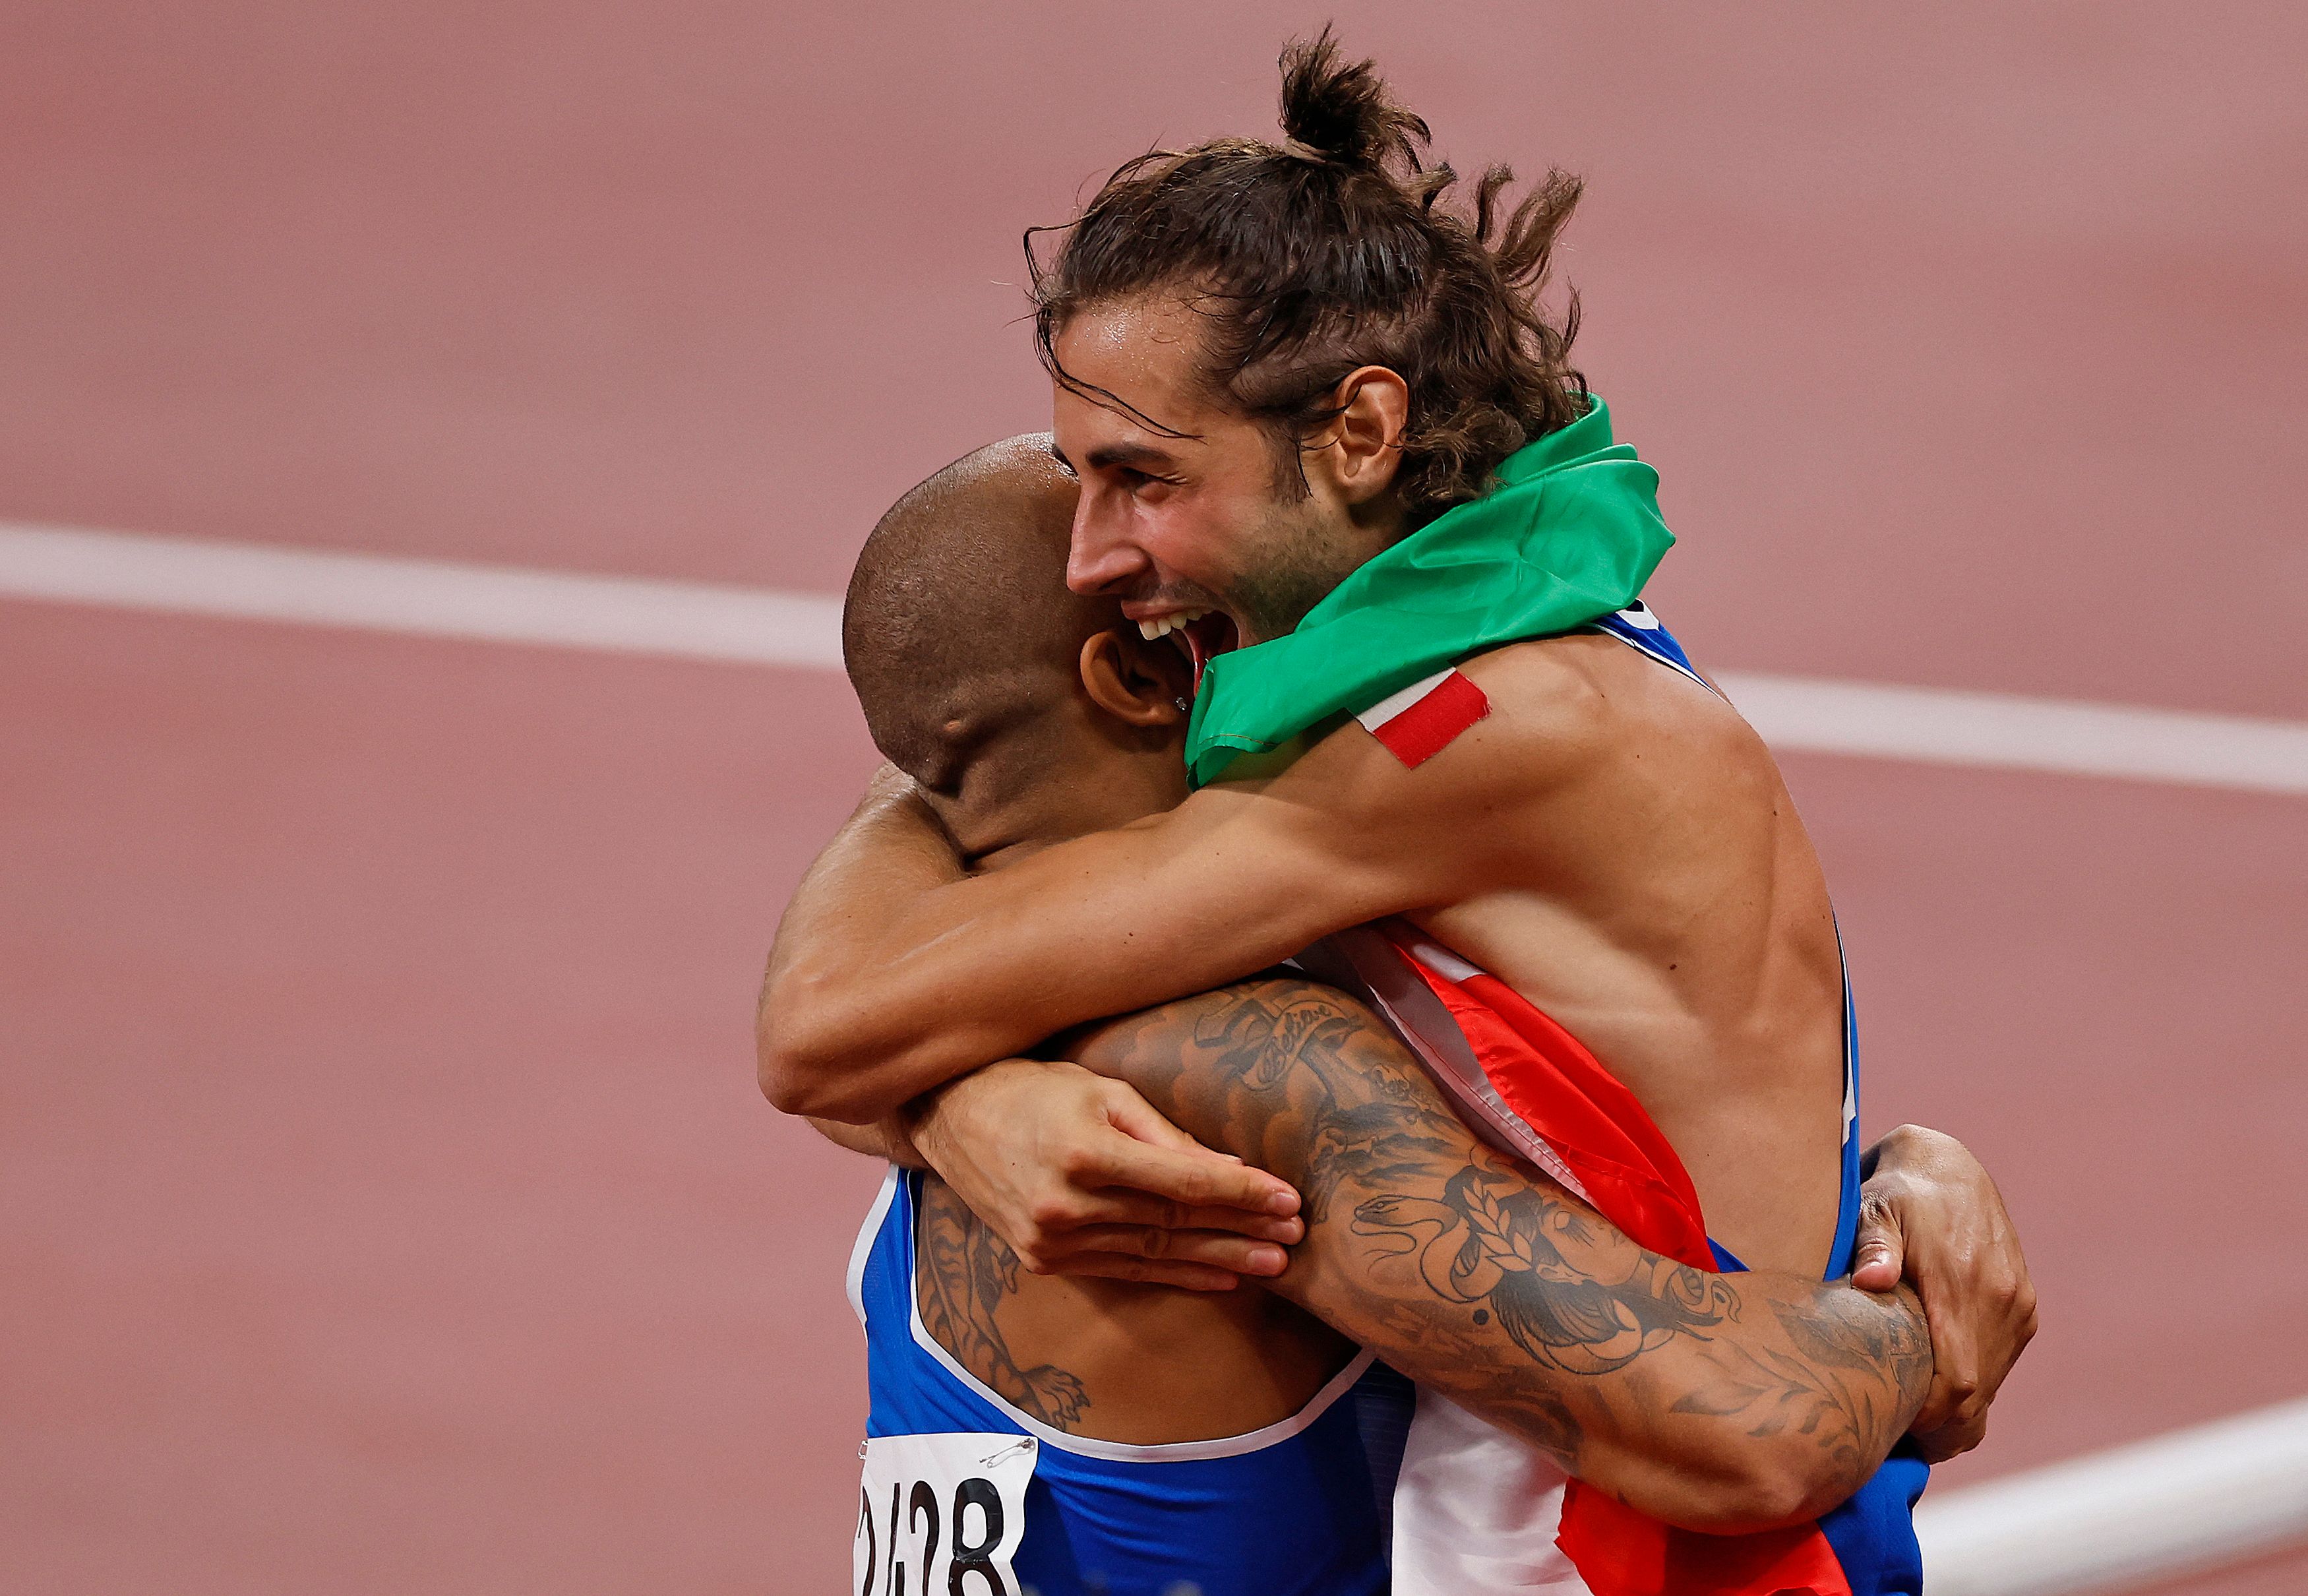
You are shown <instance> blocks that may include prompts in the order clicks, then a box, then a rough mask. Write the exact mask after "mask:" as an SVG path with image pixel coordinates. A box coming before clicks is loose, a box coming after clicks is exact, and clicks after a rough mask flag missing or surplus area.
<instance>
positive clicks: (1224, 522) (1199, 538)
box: [1053, 294, 1400, 679]
mask: <svg viewBox="0 0 2308 1596" xmlns="http://www.w3.org/2000/svg"><path fill="white" fill-rule="evenodd" d="M1198 319H1199V315H1198V313H1197V312H1196V311H1195V310H1194V309H1193V306H1191V305H1189V304H1187V303H1186V302H1184V300H1182V299H1180V298H1177V297H1176V296H1174V295H1170V294H1158V295H1153V296H1149V297H1145V298H1135V299H1129V300H1123V301H1118V302H1115V303H1113V304H1108V305H1103V306H1091V307H1089V309H1086V310H1084V311H1082V312H1081V313H1080V314H1078V315H1075V316H1073V317H1072V319H1071V320H1069V321H1068V322H1067V324H1065V326H1064V328H1063V329H1062V330H1060V332H1058V334H1057V336H1056V339H1055V343H1054V352H1055V355H1056V358H1057V364H1058V366H1059V368H1060V369H1061V370H1063V371H1064V372H1065V373H1066V374H1067V375H1068V376H1070V377H1071V378H1072V379H1073V382H1074V383H1075V384H1081V388H1086V389H1092V390H1103V391H1104V393H1107V394H1110V395H1112V396H1113V399H1114V400H1118V401H1121V403H1120V404H1119V405H1116V404H1115V403H1113V402H1112V401H1105V400H1101V399H1100V398H1099V397H1098V396H1097V395H1096V394H1093V393H1084V392H1081V391H1080V390H1079V389H1077V388H1076V387H1075V386H1072V385H1069V384H1067V383H1064V382H1060V383H1057V384H1055V404H1054V408H1055V427H1054V433H1055V444H1054V451H1053V452H1054V453H1055V454H1056V455H1057V456H1058V458H1059V460H1060V461H1062V462H1064V463H1065V464H1066V466H1067V467H1068V468H1069V469H1070V470H1072V471H1073V472H1074V473H1075V475H1076V476H1077V477H1079V479H1081V499H1080V501H1079V503H1078V504H1077V505H1076V507H1075V511H1074V521H1073V533H1072V551H1071V556H1070V558H1069V559H1068V562H1067V566H1066V585H1067V586H1069V587H1071V588H1072V589H1073V591H1075V592H1077V593H1082V594H1097V595H1102V596H1106V597H1111V598H1115V599H1119V600H1121V601H1122V608H1123V613H1124V615H1126V616H1127V617H1130V619H1132V620H1133V621H1135V622H1137V623H1138V625H1139V630H1140V632H1141V634H1144V635H1146V636H1149V637H1152V636H1158V635H1160V634H1162V632H1163V631H1164V630H1165V629H1166V628H1176V631H1177V634H1178V636H1179V638H1180V640H1181V641H1182V642H1183V643H1184V644H1185V647H1186V649H1187V651H1188V653H1189V655H1190V657H1191V658H1192V660H1193V664H1194V668H1195V672H1196V677H1197V679H1199V677H1200V672H1201V666H1202V664H1203V663H1204V662H1206V661H1207V660H1209V659H1210V657H1211V656H1212V655H1214V654H1218V653H1222V652H1224V651H1227V649H1230V648H1234V647H1236V646H1237V645H1247V644H1250V643H1263V642H1266V641H1268V640H1269V639H1271V638H1275V637H1280V636H1283V635H1285V634H1287V633H1289V632H1290V631H1291V630H1292V629H1293V628H1295V627H1296V625H1297V624H1298V622H1299V621H1300V620H1301V619H1302V618H1303V617H1305V614H1306V612H1307V610H1309V609H1311V608H1313V606H1314V605H1315V604H1316V603H1318V602H1319V601H1320V600H1322V597H1323V596H1324V595H1325V594H1327V593H1328V592H1330V591H1331V589H1332V588H1334V587H1336V586H1338V584H1339V582H1341V581H1343V580H1345V578H1346V577H1347V575H1348V574H1349V573H1350V572H1352V571H1353V570H1354V569H1355V567H1356V566H1357V565H1361V564H1362V563H1363V562H1364V561H1365V560H1367V559H1369V558H1370V557H1371V556H1373V555H1374V554H1376V553H1378V552H1379V551H1380V550H1381V549H1382V548H1385V547H1386V546H1387V545H1388V544H1389V543H1391V542H1392V541H1393V540H1394V539H1395V537H1396V536H1398V535H1399V531H1400V517H1399V512H1392V511H1390V509H1389V507H1388V506H1387V505H1385V504H1383V503H1381V502H1379V501H1377V500H1375V499H1374V496H1373V495H1372V494H1371V493H1370V491H1369V490H1368V488H1369V485H1368V483H1367V481H1366V480H1362V479H1353V478H1352V477H1351V472H1349V479H1347V480H1343V481H1342V480H1341V478H1340V472H1339V470H1337V469H1335V468H1336V466H1337V462H1336V461H1335V460H1334V459H1333V458H1332V456H1333V455H1334V454H1336V453H1338V444H1337V443H1336V440H1335V439H1334V438H1331V437H1328V436H1325V437H1317V438H1314V439H1310V440H1308V446H1307V448H1306V449H1305V452H1304V453H1302V454H1301V455H1300V456H1299V458H1297V459H1293V458H1292V456H1291V454H1290V453H1289V451H1288V449H1287V446H1279V445H1278V442H1277V439H1276V438H1275V436H1274V434H1273V432H1272V431H1271V430H1270V428H1269V427H1266V426H1264V425H1262V423H1260V422H1259V421H1257V420H1255V419H1253V418H1251V417H1248V416H1245V415H1244V414H1243V413H1241V411H1240V410H1236V409H1232V408H1230V407H1228V406H1227V405H1226V404H1225V403H1223V402H1222V401H1219V399H1217V398H1216V397H1215V396H1213V395H1211V394H1210V393H1209V392H1208V391H1207V388H1206V387H1205V385H1204V384H1201V382H1200V381H1198V369H1197V361H1198V358H1199V354H1200V348H1199V345H1198V344H1197V342H1196V339H1197V337H1198V330H1197V326H1196V323H1197V321H1198ZM1124 407H1126V408H1124ZM1132 411H1135V412H1136V414H1134V415H1133V414H1132V413H1131V412H1132ZM1150 422H1151V423H1153V424H1154V425H1149V423H1150ZM1301 462H1303V465H1302V463H1301Z"/></svg>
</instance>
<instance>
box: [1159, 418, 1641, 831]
mask: <svg viewBox="0 0 2308 1596" xmlns="http://www.w3.org/2000/svg"><path fill="white" fill-rule="evenodd" d="M1674 542H1675V534H1674V533H1672V532H1670V531H1667V530H1666V522H1664V521H1662V520H1661V519H1659V512H1658V472H1657V471H1655V470H1652V469H1651V468H1650V467H1649V466H1648V465H1645V464H1644V463H1643V462H1641V460H1639V459H1637V458H1636V457H1635V452H1634V450H1633V448H1632V446H1630V445H1628V444H1620V443H1615V442H1613V441H1612V437H1611V413H1610V411H1609V410H1608V409H1606V407H1605V405H1604V403H1603V401H1601V400H1599V399H1597V400H1595V401H1593V404H1592V407H1591V408H1590V409H1589V410H1588V412H1587V413H1586V414H1585V415H1584V416H1582V417H1580V418H1579V419H1578V420H1576V421H1574V422H1572V424H1571V425H1570V426H1568V427H1563V429H1562V430H1561V431H1559V432H1553V433H1549V434H1548V435H1547V436H1545V437H1543V438H1541V439H1539V440H1538V441H1537V443H1535V444H1528V445H1526V446H1525V447H1523V448H1521V449H1520V450H1518V451H1516V452H1515V453H1512V454H1511V455H1509V456H1508V457H1507V459H1506V461H1505V462H1504V463H1503V464H1502V465H1501V466H1500V467H1499V470H1498V483H1497V486H1496V487H1494V488H1493V489H1492V490H1491V491H1490V492H1489V493H1487V494H1486V495H1484V496H1482V497H1481V498H1479V499H1476V500H1474V501H1473V502H1472V503H1469V504H1465V505H1458V506H1456V507H1455V508H1452V509H1450V510H1446V511H1444V512H1443V513H1442V514H1441V515H1439V516H1437V517H1435V518H1434V520H1433V521H1431V522H1428V523H1427V524H1426V525H1425V526H1423V527H1421V528H1420V529H1419V530H1418V531H1415V532H1413V533H1411V534H1410V535H1409V536H1408V537H1407V538H1405V539H1402V540H1401V541H1400V542H1399V543H1397V544H1395V545H1394V546H1393V547H1392V548H1389V549H1387V550H1386V551H1385V552H1384V553H1382V554H1381V555H1379V556H1377V557H1376V558H1374V559H1373V560H1371V561H1370V562H1369V563H1367V564H1366V565H1363V566H1362V567H1361V568H1360V569H1359V570H1357V571H1356V572H1355V573H1354V574H1353V575H1351V576H1349V577H1348V578H1347V579H1346V581H1344V582H1340V583H1339V585H1338V587H1337V588H1336V589H1334V590H1333V591H1331V594H1330V596H1329V597H1328V598H1326V599H1324V600H1322V602H1321V603H1320V604H1317V605H1316V606H1314V608H1313V609H1311V610H1309V611H1307V613H1306V618H1305V620H1303V621H1301V622H1299V623H1298V629H1297V630H1296V631H1295V632H1292V633H1291V634H1289V635H1288V636H1287V637H1277V638H1274V639H1271V640H1270V641H1268V642H1266V643H1257V644H1254V645H1253V646H1252V647H1249V648H1244V649H1236V651H1233V652H1232V653H1227V654H1220V655H1219V657H1218V658H1217V659H1215V660H1211V661H1210V664H1209V665H1208V666H1207V667H1206V668H1205V669H1204V670H1203V672H1202V682H1201V691H1200V693H1199V694H1197V695H1196V697H1195V700H1194V713H1193V720H1192V722H1191V723H1190V724H1189V726H1188V729H1187V740H1186V767H1187V771H1188V773H1189V774H1190V775H1191V777H1192V778H1193V782H1194V784H1195V785H1196V786H1198V787H1199V786H1201V785H1203V784H1205V783H1207V782H1210V781H1217V780H1219V779H1220V778H1221V777H1222V776H1223V775H1224V774H1226V773H1227V771H1228V767H1229V766H1231V765H1235V764H1236V761H1237V760H1238V759H1239V758H1240V757H1241V756H1242V755H1271V754H1273V753H1275V752H1276V751H1277V750H1279V749H1283V748H1284V747H1285V746H1286V745H1288V744H1290V743H1291V742H1292V741H1293V739H1296V738H1301V737H1303V736H1319V735H1321V734H1322V732H1324V731H1327V730H1329V729H1331V725H1332V724H1334V723H1335V722H1336V721H1337V720H1338V719H1339V717H1341V716H1345V715H1350V714H1356V713H1359V712H1361V711H1363V710H1365V709H1366V708H1368V707H1369V706H1370V705H1372V704H1374V703H1377V702H1378V701H1380V700H1381V699H1383V698H1385V697H1387V696H1388V695H1389V694H1394V693H1398V692H1399V691H1401V690H1402V689H1403V688H1405V687H1407V686H1410V685H1411V684H1413V683H1415V682H1417V681H1419V680H1421V679H1422V678H1424V677H1429V676H1432V675H1434V673H1435V672H1436V671H1438V670H1443V669H1448V668H1449V667H1450V666H1451V665H1453V664H1455V663H1456V662H1458V661H1459V660H1463V659H1466V658H1467V657H1468V655H1470V654H1476V653H1479V652H1481V651H1483V650H1485V649H1488V648H1496V647H1499V646H1501V645H1502V644H1504V643H1515V642H1519V641H1520V640H1522V639H1525V638H1530V637H1545V636H1547V635H1549V634H1554V633H1558V632H1568V631H1571V630H1572V629H1573V628H1575V627H1578V626H1582V625H1586V624H1587V623H1588V622H1589V621H1594V620H1598V619H1600V618H1601V617H1604V616H1606V615H1610V614H1613V613H1614V612H1615V611H1617V610H1621V609H1623V608H1626V607H1627V606H1628V605H1630V604H1632V603H1633V602H1634V601H1635V600H1636V599H1637V598H1638V597H1640V596H1641V592H1642V591H1643V584H1644V583H1645V582H1648V581H1649V580H1650V574H1651V572H1652V571H1653V570H1654V569H1655V568H1657V566H1658V563H1659V559H1660V557H1661V556H1664V555H1665V554H1666V551H1667V549H1668V548H1669V547H1670V546H1671V545H1672V544H1673V543H1674ZM1253 768H1255V769H1267V768H1271V762H1270V761H1266V760H1257V759H1253V760H1250V761H1246V762H1244V764H1243V765H1242V766H1240V767H1237V768H1236V770H1235V771H1234V772H1233V773H1235V774H1243V773H1246V772H1247V771H1248V770H1250V769H1253Z"/></svg>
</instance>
